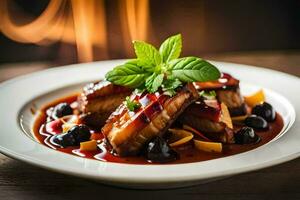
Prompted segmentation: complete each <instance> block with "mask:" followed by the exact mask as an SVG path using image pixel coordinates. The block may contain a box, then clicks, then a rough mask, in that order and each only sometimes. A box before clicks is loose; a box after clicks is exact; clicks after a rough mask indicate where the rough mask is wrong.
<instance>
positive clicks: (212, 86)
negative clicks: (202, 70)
mask: <svg viewBox="0 0 300 200" xmlns="http://www.w3.org/2000/svg"><path fill="white" fill-rule="evenodd" d="M194 85H195V87H196V88H197V90H198V91H203V90H205V91H211V90H214V91H216V94H217V99H218V100H219V101H220V102H223V103H225V105H226V106H227V107H228V109H229V112H230V115H231V116H238V115H245V114H246V106H245V103H244V99H243V97H242V95H241V93H240V88H239V80H237V79H235V78H233V77H232V76H231V75H229V74H226V73H223V74H222V76H221V78H219V79H218V80H217V81H209V82H195V83H194Z"/></svg>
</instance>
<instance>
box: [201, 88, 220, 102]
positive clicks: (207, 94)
mask: <svg viewBox="0 0 300 200" xmlns="http://www.w3.org/2000/svg"><path fill="white" fill-rule="evenodd" d="M199 96H200V97H203V98H205V99H208V100H211V99H216V96H217V94H216V92H215V91H214V90H211V91H208V92H206V91H204V90H202V91H201V92H199Z"/></svg>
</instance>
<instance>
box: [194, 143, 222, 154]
mask: <svg viewBox="0 0 300 200" xmlns="http://www.w3.org/2000/svg"><path fill="white" fill-rule="evenodd" d="M194 145H195V147H196V148H197V149H198V150H201V151H206V152H217V153H221V152H222V143H220V142H205V141H200V140H194Z"/></svg>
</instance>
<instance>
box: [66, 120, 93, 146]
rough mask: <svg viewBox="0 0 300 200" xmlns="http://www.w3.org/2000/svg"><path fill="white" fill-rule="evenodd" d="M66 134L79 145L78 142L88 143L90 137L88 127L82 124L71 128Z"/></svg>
mask: <svg viewBox="0 0 300 200" xmlns="http://www.w3.org/2000/svg"><path fill="white" fill-rule="evenodd" d="M67 133H68V134H71V135H73V137H74V138H75V140H76V142H77V144H79V143H80V142H85V141H88V140H90V137H91V132H90V129H89V127H87V126H86V125H84V124H80V125H76V126H73V127H72V128H70V130H69V131H68V132H67Z"/></svg>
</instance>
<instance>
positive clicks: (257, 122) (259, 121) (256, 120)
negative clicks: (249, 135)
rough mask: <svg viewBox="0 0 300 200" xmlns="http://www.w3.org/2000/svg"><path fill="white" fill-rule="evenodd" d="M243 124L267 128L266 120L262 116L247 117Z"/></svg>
mask: <svg viewBox="0 0 300 200" xmlns="http://www.w3.org/2000/svg"><path fill="white" fill-rule="evenodd" d="M245 124H246V125H247V126H249V127H251V128H254V129H257V130H267V129H268V128H269V125H268V122H267V121H266V120H265V119H264V118H262V117H260V116H256V115H251V116H249V117H247V118H246V119H245Z"/></svg>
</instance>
